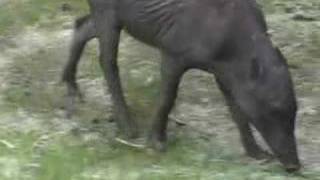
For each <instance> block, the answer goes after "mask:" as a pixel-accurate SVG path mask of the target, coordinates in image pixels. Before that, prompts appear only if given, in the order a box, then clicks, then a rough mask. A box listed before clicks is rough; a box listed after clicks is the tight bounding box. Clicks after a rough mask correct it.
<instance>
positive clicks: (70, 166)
mask: <svg viewBox="0 0 320 180" xmlns="http://www.w3.org/2000/svg"><path fill="white" fill-rule="evenodd" d="M3 137H5V138H6V139H7V141H10V142H11V143H12V144H14V145H15V148H14V149H8V148H6V147H4V146H2V144H1V145H0V150H1V156H0V157H1V158H3V157H5V158H6V161H4V159H1V158H0V167H2V168H1V170H0V178H1V179H2V180H7V179H8V180H9V179H10V180H20V179H26V180H29V179H32V180H34V179H39V180H57V179H59V180H73V179H77V180H92V179H101V180H122V179H136V180H150V179H152V180H158V179H159V180H165V179H168V180H175V179H181V180H182V179H190V180H196V179H204V180H206V179H208V180H209V179H214V180H224V179H228V180H229V179H230V180H232V179H234V180H251V179H252V180H256V179H267V180H273V179H281V180H286V179H288V180H289V179H290V180H300V179H301V180H302V179H312V178H313V177H315V178H316V176H314V175H316V174H313V173H314V172H304V178H302V177H301V175H300V176H298V175H289V174H286V173H285V172H283V170H282V169H281V168H280V166H278V165H274V164H273V165H272V164H265V165H256V164H255V163H254V162H252V161H248V160H247V159H245V158H243V157H241V156H239V154H237V152H234V151H233V150H230V149H229V150H228V148H226V147H223V146H221V144H219V143H218V142H214V140H212V141H203V140H202V141H201V140H199V139H193V138H192V137H189V138H188V137H185V136H184V137H182V136H181V135H178V137H177V138H176V139H175V140H172V141H171V142H170V151H168V152H167V153H160V154H158V153H152V152H150V151H147V150H136V149H131V148H128V147H125V146H122V145H119V144H116V143H112V142H109V143H105V142H103V141H100V140H96V141H94V140H92V141H87V142H84V141H83V139H81V136H77V135H72V134H65V135H56V136H53V135H52V136H50V135H49V137H50V138H48V139H47V141H49V142H47V145H45V146H40V148H39V147H38V146H37V145H36V144H37V143H35V142H38V144H41V141H40V142H39V139H41V136H39V135H37V134H32V133H31V134H30V133H29V134H21V133H13V132H11V134H9V135H8V134H3V133H2V134H1V135H0V138H1V139H2V138H3ZM109 140H111V139H109ZM42 143H44V144H45V143H46V142H42ZM213 145H214V148H213V147H211V146H213ZM11 171H15V172H14V175H12V174H10V173H8V172H11ZM308 177H310V178H308ZM314 180H315V179H314Z"/></svg>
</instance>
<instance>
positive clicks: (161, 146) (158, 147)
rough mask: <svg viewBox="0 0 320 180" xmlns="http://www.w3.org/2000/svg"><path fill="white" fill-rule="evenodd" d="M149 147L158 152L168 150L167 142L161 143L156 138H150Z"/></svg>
mask: <svg viewBox="0 0 320 180" xmlns="http://www.w3.org/2000/svg"><path fill="white" fill-rule="evenodd" d="M148 146H149V147H150V148H151V149H153V150H155V151H158V152H165V151H166V150H167V143H166V141H161V140H159V138H157V137H156V136H151V137H150V138H149V141H148Z"/></svg>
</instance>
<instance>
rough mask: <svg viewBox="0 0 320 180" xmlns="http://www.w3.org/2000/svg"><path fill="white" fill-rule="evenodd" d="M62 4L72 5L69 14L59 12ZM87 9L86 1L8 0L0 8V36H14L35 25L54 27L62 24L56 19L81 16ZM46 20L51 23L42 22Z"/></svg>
mask: <svg viewBox="0 0 320 180" xmlns="http://www.w3.org/2000/svg"><path fill="white" fill-rule="evenodd" d="M64 3H69V4H71V5H72V11H71V12H63V11H62V10H61V6H62V4H64ZM87 9H88V7H87V3H86V0H68V1H67V0H55V1H51V0H26V1H21V0H10V1H8V2H5V3H4V4H2V5H1V7H0V35H2V34H4V35H5V34H14V33H16V32H17V31H19V30H21V28H24V27H25V26H32V25H35V24H37V23H40V25H43V26H47V27H50V26H55V25H58V24H59V23H61V22H62V21H61V20H60V19H58V18H57V17H59V16H61V15H66V14H76V15H79V14H83V13H84V12H85V11H87ZM48 19H50V20H51V21H50V22H44V21H43V20H48ZM41 23H43V24H41Z"/></svg>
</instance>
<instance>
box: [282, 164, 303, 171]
mask: <svg viewBox="0 0 320 180" xmlns="http://www.w3.org/2000/svg"><path fill="white" fill-rule="evenodd" d="M285 168H286V171H287V172H288V173H293V172H297V171H298V170H299V169H300V168H301V165H299V164H296V165H295V164H290V165H287V166H286V167H285Z"/></svg>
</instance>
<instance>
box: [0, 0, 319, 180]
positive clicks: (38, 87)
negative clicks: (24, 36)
mask: <svg viewBox="0 0 320 180" xmlns="http://www.w3.org/2000/svg"><path fill="white" fill-rule="evenodd" d="M260 2H261V3H263V4H264V8H265V10H266V11H267V12H268V13H269V16H268V21H269V23H270V24H271V28H272V29H273V30H274V31H275V32H274V33H273V34H274V40H275V42H276V43H277V44H278V45H279V46H280V47H281V48H282V50H283V51H284V52H285V54H286V56H287V57H288V59H289V63H291V64H295V65H296V66H297V67H298V69H295V70H293V72H294V73H295V77H296V79H295V81H296V82H297V83H298V93H300V94H303V95H307V94H309V93H310V91H311V89H314V88H315V86H316V85H317V82H319V81H317V79H306V77H308V78H310V76H304V75H305V74H303V73H302V72H300V71H303V70H304V68H306V67H312V66H317V65H318V64H317V63H316V60H317V58H318V57H319V51H317V47H320V44H319V42H320V34H319V32H317V31H309V29H316V27H317V24H316V22H308V23H307V24H306V23H302V22H295V21H292V20H290V17H291V14H290V13H289V14H288V13H287V12H286V9H287V8H288V7H289V8H291V7H299V8H300V7H301V8H300V9H304V10H305V12H306V13H309V12H310V13H311V12H314V7H313V6H310V5H309V4H310V2H312V3H313V2H317V1H316V0H312V1H311V0H310V1H309V0H308V1H299V2H297V1H294V2H292V1H289V0H286V1H279V0H272V1H267V0H260ZM64 3H69V4H71V5H72V11H68V12H63V11H62V10H61V5H62V4H64ZM279 3H280V4H283V5H276V4H279ZM85 12H87V4H86V1H85V0H81V1H80V0H69V1H66V0H55V1H52V0H27V1H18V0H11V1H9V2H7V3H5V4H4V5H3V6H1V7H0V36H3V37H4V38H5V39H10V37H14V35H17V34H20V33H24V31H25V29H24V28H26V27H29V26H36V27H37V28H35V29H34V31H36V32H38V31H39V32H40V35H41V37H46V39H45V40H46V41H48V42H51V41H52V42H53V43H49V44H45V45H43V46H40V47H39V48H36V49H32V50H30V51H28V53H16V54H10V57H9V58H10V60H11V61H12V63H11V64H10V66H9V67H8V68H7V71H8V73H9V74H8V76H6V83H7V85H6V86H5V88H4V89H1V95H2V96H3V99H2V100H0V101H3V102H1V103H0V118H1V122H0V124H1V126H0V128H1V129H0V179H1V180H22V179H23V180H95V179H96V180H124V179H128V180H176V179H178V180H179V179H186V180H188V179H190V180H197V179H199V180H209V179H210V180H225V179H227V180H251V179H252V180H257V179H259V180H260V179H261V180H262V179H263V180H300V179H301V180H303V179H310V180H311V179H312V180H317V179H319V177H320V175H319V174H320V173H319V172H318V171H316V170H311V169H306V170H304V171H303V173H302V174H300V175H289V174H287V173H285V172H284V171H283V170H282V168H281V167H280V165H279V164H277V163H263V162H257V161H253V160H250V159H248V158H246V157H244V156H243V155H242V153H241V151H240V150H241V149H240V147H238V146H237V145H234V144H232V142H229V143H228V142H226V141H228V139H224V140H223V141H221V140H220V139H219V138H218V137H217V136H215V135H210V136H209V135H203V134H199V133H195V132H194V131H195V130H196V129H197V128H196V127H193V126H190V127H184V128H181V129H180V128H177V127H174V128H173V129H174V130H170V142H169V150H168V152H166V153H160V154H159V153H155V152H151V151H150V150H147V149H144V150H137V149H133V148H130V147H126V146H123V145H120V144H118V143H116V142H115V141H114V134H115V132H114V131H115V130H114V123H109V122H108V121H107V119H108V117H109V116H111V113H110V112H111V108H110V107H111V106H110V102H108V101H109V99H108V97H105V96H104V95H103V92H104V90H105V87H104V86H102V85H101V84H102V82H103V80H102V72H101V70H100V67H99V65H98V62H97V53H96V49H97V48H96V44H90V46H89V48H88V49H87V50H86V52H85V54H84V58H83V60H82V61H81V64H80V70H79V76H78V77H79V78H78V79H79V82H80V85H81V88H82V89H83V90H84V92H85V94H86V95H88V97H87V98H86V100H87V102H86V103H85V104H78V105H77V109H78V110H77V112H76V116H75V117H74V118H73V119H72V120H66V119H64V118H63V117H62V116H63V114H62V112H63V111H62V109H63V104H64V99H63V97H64V94H65V89H64V88H63V86H61V84H59V81H60V74H61V69H62V67H63V65H64V63H65V61H66V57H67V51H66V49H67V48H68V45H67V43H66V42H67V40H64V39H63V38H60V39H59V38H58V37H59V36H57V34H55V32H56V31H61V30H63V29H64V27H61V24H63V23H65V22H66V21H68V18H70V17H74V16H78V15H80V14H84V13H85ZM283 29H286V31H284V30H283ZM299 31H302V32H303V33H302V34H301V33H299ZM305 33H306V34H305ZM58 35H59V34H58ZM30 43H31V42H30ZM296 43H302V44H303V45H302V46H296V45H295V44H296ZM26 45H27V46H28V45H29V44H26ZM317 45H319V46H317ZM30 46H31V45H30ZM120 46H121V47H120V52H119V63H120V71H121V72H120V73H121V77H122V80H123V86H124V89H125V90H126V96H127V99H128V102H129V105H130V107H131V109H132V113H133V114H134V117H135V118H136V119H138V120H139V122H141V124H147V122H150V119H148V118H150V116H151V114H152V112H153V109H154V106H155V102H156V101H155V99H156V98H157V97H158V94H159V92H158V86H159V85H158V84H159V83H158V82H159V71H158V61H157V60H158V59H159V55H158V54H157V53H156V52H154V50H152V49H150V48H147V47H146V46H143V45H141V44H139V43H137V42H136V41H133V39H132V38H130V37H129V36H127V35H124V36H123V37H122V41H121V45H120ZM5 47H6V46H5ZM9 48H15V47H9ZM1 52H2V51H1V50H0V53H1ZM197 88H198V87H197ZM191 93H192V92H191ZM185 99H186V100H187V101H188V99H187V98H185ZM195 99H196V98H195ZM189 101H193V99H192V100H189ZM215 103H221V102H215ZM21 111H22V112H23V113H24V115H20V114H19V113H21ZM316 118H317V117H312V118H311V119H312V120H314V119H316ZM96 120H98V121H96ZM199 121H200V120H199ZM29 122H32V123H31V125H28V123H29ZM217 122H218V123H220V122H219V121H217ZM314 122H316V121H315V120H314ZM222 123H225V121H223V122H222ZM25 124H27V125H25ZM214 125H216V126H218V127H223V126H220V125H219V124H214ZM16 126H17V127H16ZM315 127H316V125H315V126H314V127H313V128H315ZM200 128H201V127H200ZM213 128H215V127H213ZM21 129H22V130H21ZM232 131H233V130H232ZM234 131H236V130H234ZM222 132H224V133H227V134H229V133H231V131H230V129H227V130H225V131H222ZM308 132H309V131H308ZM218 133H220V131H218V132H217V134H218ZM203 136H205V137H203ZM234 138H237V137H234ZM303 138H304V140H305V141H306V142H309V141H308V138H306V137H303Z"/></svg>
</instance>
